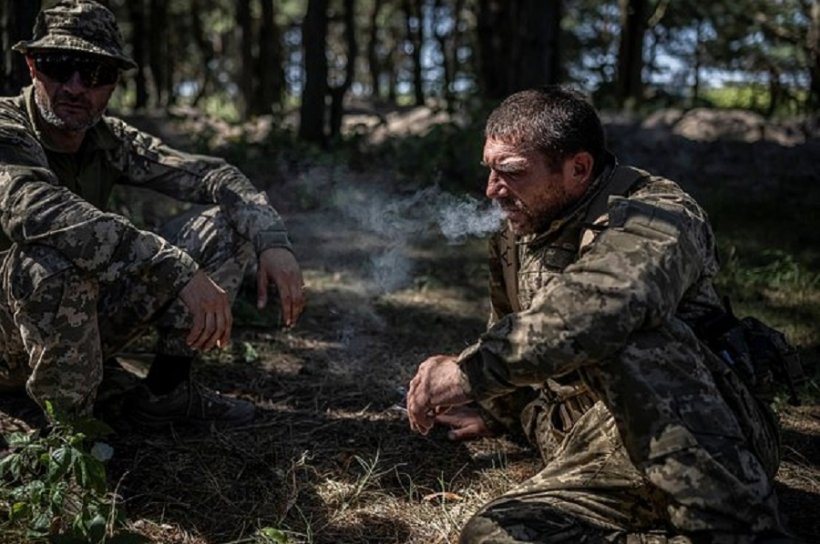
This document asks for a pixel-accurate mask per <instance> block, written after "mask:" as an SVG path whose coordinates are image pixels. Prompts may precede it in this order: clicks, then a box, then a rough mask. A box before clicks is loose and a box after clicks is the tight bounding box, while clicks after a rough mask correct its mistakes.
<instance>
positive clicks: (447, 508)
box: [109, 172, 820, 544]
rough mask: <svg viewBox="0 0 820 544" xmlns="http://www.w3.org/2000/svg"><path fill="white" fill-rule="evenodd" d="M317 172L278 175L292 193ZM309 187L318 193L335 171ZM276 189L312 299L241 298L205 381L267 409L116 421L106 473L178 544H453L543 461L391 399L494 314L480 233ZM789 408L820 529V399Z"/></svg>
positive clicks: (801, 528) (811, 518)
mask: <svg viewBox="0 0 820 544" xmlns="http://www.w3.org/2000/svg"><path fill="white" fill-rule="evenodd" d="M314 174H316V172H314ZM319 175H320V176H321V175H322V173H321V172H319ZM306 181H307V180H305V179H297V180H296V181H295V182H294V183H293V184H291V185H288V186H287V187H284V188H280V189H282V191H283V193H285V194H288V192H290V195H291V196H293V197H294V199H297V198H298V197H299V194H298V191H299V190H300V189H299V186H298V184H300V183H303V182H306ZM356 181H361V180H356ZM374 187H375V185H370V186H368V187H367V189H366V190H369V189H373V188H374ZM277 190H279V189H277ZM301 190H303V191H307V192H308V193H310V194H309V195H308V196H311V198H310V199H308V200H310V202H315V201H316V199H317V197H316V196H315V194H324V193H323V192H322V191H324V190H328V186H322V184H321V182H320V183H319V184H318V186H317V185H316V184H315V183H314V184H313V185H310V186H309V187H308V189H304V188H302V189H301ZM314 193H315V194H314ZM294 195H295V196H294ZM302 196H304V195H302ZM274 201H275V203H276V205H277V207H278V208H279V209H280V211H283V212H285V213H284V215H285V216H286V218H287V221H288V225H289V228H290V230H291V232H292V233H293V237H294V240H295V249H296V252H297V255H298V256H299V258H300V261H301V263H302V265H303V268H304V271H305V277H306V281H307V285H308V288H309V291H308V293H309V309H308V311H307V312H306V314H305V315H304V316H303V319H302V320H301V323H300V324H299V326H298V327H297V328H295V329H293V330H290V331H286V330H281V329H278V328H277V327H276V319H275V318H272V317H271V316H270V315H267V316H265V315H258V314H255V313H254V312H253V311H249V310H247V304H246V305H245V306H244V308H245V310H244V313H243V314H242V317H241V321H242V323H244V326H243V327H238V328H237V329H236V330H235V334H234V342H233V349H232V350H228V351H225V352H222V353H219V354H213V355H211V356H209V357H207V359H206V360H205V361H204V364H203V365H201V366H200V367H199V368H198V369H197V373H198V377H199V378H200V379H201V380H202V381H203V382H205V383H206V384H208V385H210V386H212V387H214V388H216V389H219V390H221V391H223V392H226V393H228V394H232V395H236V396H238V397H242V398H245V399H249V400H251V401H253V402H254V403H255V405H256V406H257V410H258V412H257V414H258V417H257V420H256V421H255V422H254V424H252V425H249V426H247V427H244V428H241V429H234V430H231V431H230V432H224V431H219V430H216V429H211V430H210V432H192V431H190V430H185V429H175V430H173V431H171V432H168V433H152V434H147V433H145V432H142V431H140V430H137V429H128V428H123V427H120V428H119V429H118V433H117V435H116V436H114V437H113V439H112V445H113V446H114V448H115V457H114V459H113V461H112V463H111V465H110V467H109V477H110V480H111V482H112V487H113V486H114V485H115V484H116V486H117V488H118V492H119V493H120V495H121V496H122V504H123V506H124V508H125V509H126V512H127V514H128V518H129V519H130V520H132V521H131V523H130V526H131V528H132V529H134V530H135V531H137V532H139V533H141V534H142V535H144V536H146V537H148V538H149V539H150V540H151V541H152V542H155V543H168V544H173V543H179V544H183V543H184V544H188V543H191V544H206V543H207V544H215V543H221V544H224V543H233V544H239V543H243V542H247V543H250V542H265V540H263V539H262V538H261V537H258V536H255V535H257V531H258V530H260V529H262V528H275V529H279V530H281V531H282V532H283V533H284V534H286V535H287V537H288V539H289V540H288V541H289V542H310V543H345V544H357V543H370V544H389V543H419V544H421V543H424V544H429V543H436V542H438V543H447V542H454V541H455V539H456V537H457V534H458V531H459V528H460V527H461V526H462V525H463V523H464V522H465V521H466V519H467V518H468V517H469V516H470V515H471V513H472V512H474V511H475V510H476V509H477V508H478V507H479V506H480V505H481V504H483V503H484V502H486V501H488V500H489V499H490V498H492V497H494V496H496V495H498V494H500V493H502V492H503V491H504V490H506V489H508V488H510V487H511V486H513V485H514V484H516V483H518V482H521V481H523V480H525V479H526V478H528V477H529V476H531V475H532V474H534V473H535V472H536V471H537V470H538V469H539V466H540V465H539V462H538V460H537V456H536V454H535V453H534V452H533V451H531V450H529V449H527V448H526V447H523V446H521V445H519V444H515V443H512V442H509V441H507V440H505V439H485V440H481V441H478V442H475V443H471V444H454V443H451V442H449V441H448V440H447V439H446V436H445V434H444V432H443V431H441V430H435V431H434V432H433V433H431V435H430V436H428V437H421V436H418V435H414V434H412V433H411V432H410V430H409V428H408V425H407V423H406V421H405V419H403V415H402V413H401V412H400V411H397V410H394V409H392V406H393V405H394V404H395V403H396V402H398V401H400V397H401V394H400V392H399V390H398V389H399V388H400V387H402V386H405V385H406V384H407V382H408V381H409V379H410V377H411V376H412V374H413V372H414V370H415V367H416V366H417V364H418V363H419V362H420V361H422V360H423V359H424V358H425V357H427V356H429V355H431V354H434V353H446V352H450V353H457V352H459V351H460V350H461V349H463V348H464V347H466V346H467V345H468V344H469V343H471V342H472V341H473V340H474V339H475V338H476V336H477V335H478V334H479V333H480V332H481V331H482V330H483V328H484V322H485V318H486V315H487V305H486V300H485V286H486V281H487V280H486V271H485V270H484V261H485V256H484V243H483V242H480V241H471V242H468V243H467V244H465V245H462V246H449V245H446V244H445V243H444V242H443V241H442V240H440V239H429V238H417V239H415V240H412V241H411V242H412V243H409V241H408V240H399V239H396V236H397V234H396V232H378V231H374V230H372V229H371V230H368V229H365V228H363V227H362V225H361V223H358V222H357V221H356V220H355V218H353V217H352V216H351V214H349V213H343V212H344V210H342V211H340V210H337V209H333V208H330V207H318V208H314V209H312V210H308V211H305V210H301V209H298V207H296V206H295V205H293V204H292V203H289V202H282V201H281V200H280V201H277V198H276V195H274ZM289 204H290V205H289ZM289 208H291V209H289ZM397 248H398V249H399V250H400V252H401V253H402V255H404V256H405V257H407V258H408V259H409V260H408V263H411V264H412V269H410V270H409V271H408V281H407V282H406V283H405V284H403V285H401V286H400V287H397V288H395V289H392V290H390V291H389V292H385V291H383V290H380V289H379V287H378V285H377V283H376V282H374V277H373V274H372V268H371V260H370V259H371V257H372V256H374V255H380V254H387V253H388V252H390V251H392V250H395V249H397ZM398 264H401V263H398ZM245 296H246V298H250V300H252V295H250V296H249V297H248V296H247V294H246V295H245ZM812 334H814V333H812ZM147 344H148V343H146V345H147ZM138 347H139V346H138ZM809 349H813V350H816V347H815V348H811V347H810V348H809ZM783 423H784V429H785V431H784V456H783V464H782V468H781V471H780V474H779V477H778V492H779V494H780V497H781V502H782V504H783V510H784V512H786V514H787V515H788V516H789V518H790V520H791V523H792V526H793V527H794V529H795V530H796V532H797V533H799V534H800V535H803V536H805V537H807V538H812V536H813V535H817V534H820V518H818V517H817V516H816V512H817V511H818V510H820V411H818V407H817V406H806V407H803V408H799V409H795V408H789V409H786V410H785V411H784V413H783Z"/></svg>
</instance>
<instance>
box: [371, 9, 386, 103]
mask: <svg viewBox="0 0 820 544" xmlns="http://www.w3.org/2000/svg"><path fill="white" fill-rule="evenodd" d="M383 5H384V0H374V1H373V11H371V12H370V28H369V29H368V30H369V34H368V39H367V66H368V68H369V71H370V95H371V96H372V97H373V98H380V97H381V96H382V93H381V74H382V66H381V62H380V61H379V54H378V45H379V26H378V21H379V14H380V13H381V10H382V6H383Z"/></svg>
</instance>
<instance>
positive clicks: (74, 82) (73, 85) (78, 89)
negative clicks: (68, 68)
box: [63, 70, 88, 94]
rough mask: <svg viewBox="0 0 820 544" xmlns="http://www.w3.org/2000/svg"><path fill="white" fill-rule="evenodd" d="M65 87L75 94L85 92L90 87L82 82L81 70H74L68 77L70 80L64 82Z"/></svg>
mask: <svg viewBox="0 0 820 544" xmlns="http://www.w3.org/2000/svg"><path fill="white" fill-rule="evenodd" d="M63 89H65V90H66V91H68V92H70V93H73V94H80V93H84V92H85V91H86V90H87V89H88V87H86V86H85V84H84V83H83V82H82V79H80V72H78V71H77V70H74V73H73V74H71V77H70V78H68V81H66V82H65V83H63Z"/></svg>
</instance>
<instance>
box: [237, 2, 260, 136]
mask: <svg viewBox="0 0 820 544" xmlns="http://www.w3.org/2000/svg"><path fill="white" fill-rule="evenodd" d="M236 26H237V31H238V32H239V118H240V119H241V120H242V121H247V119H248V118H249V117H250V115H251V112H252V111H253V110H254V109H255V108H254V103H253V102H254V88H253V83H254V77H253V75H254V57H253V24H252V21H251V0H237V2H236Z"/></svg>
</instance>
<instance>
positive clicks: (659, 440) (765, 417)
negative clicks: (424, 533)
mask: <svg viewBox="0 0 820 544" xmlns="http://www.w3.org/2000/svg"><path fill="white" fill-rule="evenodd" d="M618 168H623V167H616V169H618ZM612 175H613V171H612V169H608V170H607V171H606V172H604V174H603V175H602V176H601V177H600V178H599V179H598V180H597V181H596V183H595V184H594V185H593V187H592V188H591V190H590V194H589V196H588V198H586V199H585V200H584V201H583V202H581V203H579V205H578V206H576V207H575V208H574V209H573V210H570V211H569V212H568V213H567V214H566V216H565V217H563V218H561V219H560V220H558V221H556V222H554V223H553V224H552V225H551V226H550V228H549V229H547V231H546V232H542V233H538V234H535V235H531V236H527V237H523V238H522V239H518V240H515V241H514V244H513V245H512V246H510V245H509V244H506V243H504V241H503V239H504V235H501V236H498V237H496V238H495V239H494V240H493V242H492V244H491V266H490V268H491V277H492V282H491V302H492V307H493V316H492V318H491V326H490V327H489V329H488V330H487V332H486V333H485V334H484V335H483V336H482V338H481V339H480V341H479V342H477V343H476V344H475V345H473V346H471V347H469V348H468V349H467V350H465V351H464V352H463V353H462V354H461V356H460V364H461V366H462V369H463V371H464V376H465V382H466V386H467V387H468V388H469V390H470V392H471V395H472V396H473V397H474V398H475V399H476V400H477V401H479V403H480V404H481V405H482V407H483V408H484V409H485V411H486V412H487V414H488V415H489V416H491V417H493V418H494V419H495V420H497V421H499V422H501V423H503V424H505V425H507V426H508V427H509V426H510V425H517V427H518V430H519V431H521V432H523V433H524V434H525V435H526V436H528V438H529V439H530V441H531V442H532V443H533V444H535V445H537V446H538V447H539V450H540V451H541V454H542V457H543V458H544V461H545V463H546V465H545V468H544V470H543V471H542V472H541V473H539V474H538V475H536V476H535V477H534V478H532V479H531V480H529V481H527V482H525V483H524V484H522V485H521V486H519V487H518V488H516V489H514V490H512V491H511V492H510V493H509V494H507V495H505V496H503V497H502V498H500V499H498V500H497V501H494V502H492V503H490V504H489V505H487V506H486V507H485V508H483V509H482V510H481V511H480V512H479V513H478V514H476V516H475V517H474V518H473V519H472V520H471V521H470V522H469V523H468V524H467V526H466V528H465V529H464V533H463V538H462V541H463V542H471V543H472V542H500V543H505V542H604V541H606V542H622V541H634V542H644V541H645V542H666V541H670V542H673V541H674V542H688V541H689V540H690V539H691V541H694V542H747V541H751V538H752V536H751V535H762V534H772V535H785V534H786V533H785V531H784V529H783V527H782V524H781V521H780V518H779V514H778V510H777V500H776V497H775V494H774V489H773V485H772V481H771V478H772V477H773V475H774V473H775V471H776V469H777V464H778V460H779V457H778V436H777V429H776V426H775V424H774V421H773V420H772V419H771V417H770V413H769V412H768V409H767V407H764V406H762V405H761V404H760V403H759V402H757V400H756V399H755V398H754V397H753V396H752V395H751V394H750V393H749V391H748V389H747V388H746V387H745V386H744V385H743V384H742V382H741V381H740V380H739V379H737V376H736V375H735V374H734V372H733V371H732V370H731V368H729V367H728V366H727V365H725V364H724V363H723V362H722V361H721V360H720V359H718V358H717V357H716V356H714V355H713V354H711V352H709V351H708V350H707V349H706V348H705V347H704V346H703V345H702V344H701V343H700V342H699V340H698V339H697V338H696V337H695V335H694V333H693V332H692V328H691V323H693V322H694V320H696V319H697V318H698V317H699V316H700V315H702V314H703V312H705V311H708V310H709V309H711V308H714V307H715V305H716V304H718V297H717V295H716V293H715V291H714V288H713V286H712V278H713V277H714V275H715V273H716V272H717V270H718V263H717V258H716V254H715V241H714V236H713V234H712V231H711V228H710V226H709V223H708V220H707V218H706V214H705V213H704V212H703V210H702V209H701V208H700V207H699V206H698V205H697V203H696V202H695V201H694V200H693V199H692V198H691V197H690V196H689V195H687V194H686V193H685V192H684V191H682V190H681V189H680V188H679V187H678V186H677V185H676V184H674V183H673V182H671V181H669V180H666V179H663V178H659V177H654V176H648V175H647V176H645V177H643V178H642V179H641V180H640V181H639V182H638V183H637V184H636V185H635V186H634V187H633V188H632V190H631V192H630V194H629V195H628V197H624V196H618V195H612V194H608V193H607V187H608V183H609V181H608V180H610V179H611V177H612ZM596 198H605V199H606V201H607V202H608V213H607V214H605V215H604V216H602V217H599V218H597V220H596V221H595V223H597V226H595V227H594V228H589V227H590V226H589V224H588V221H586V219H587V218H586V210H587V209H588V208H589V207H591V205H592V204H593V200H594V199H596ZM509 267H513V268H515V269H516V271H517V273H516V275H515V281H516V282H517V285H515V286H510V285H508V283H507V281H508V280H506V279H505V275H504V271H505V268H509ZM508 276H509V275H508ZM511 287H512V288H511ZM513 296H514V297H515V298H514V299H512V298H511V297H513ZM533 397H535V399H534V400H533ZM573 399H574V400H573ZM579 399H591V400H589V402H586V403H583V402H577V401H578V400H579ZM568 405H570V407H574V408H575V409H572V410H568V409H567V406H568ZM589 406H592V408H589ZM573 414H574V415H573ZM579 414H580V415H579ZM516 418H517V419H516ZM628 535H632V536H630V537H629V538H630V539H631V540H629V539H628V538H627V537H628ZM730 535H734V536H731V537H730ZM744 535H746V536H744ZM636 539H637V540H636ZM647 539H649V540H647ZM733 539H734V540H733Z"/></svg>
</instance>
